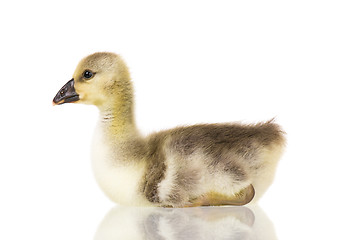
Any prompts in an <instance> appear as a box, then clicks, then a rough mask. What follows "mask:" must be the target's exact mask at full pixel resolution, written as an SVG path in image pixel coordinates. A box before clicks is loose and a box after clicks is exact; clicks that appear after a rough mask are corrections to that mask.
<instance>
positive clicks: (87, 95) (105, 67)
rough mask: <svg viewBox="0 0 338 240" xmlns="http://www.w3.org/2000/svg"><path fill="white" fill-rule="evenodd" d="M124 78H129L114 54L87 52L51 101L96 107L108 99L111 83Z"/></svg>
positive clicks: (111, 92)
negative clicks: (87, 54)
mask: <svg viewBox="0 0 338 240" xmlns="http://www.w3.org/2000/svg"><path fill="white" fill-rule="evenodd" d="M126 79H127V80H128V79H129V72H128V69H127V67H126V65H125V64H124V62H123V61H122V59H121V58H120V57H119V56H118V55H116V54H114V53H109V52H98V53H94V54H91V55H89V56H87V57H85V58H84V59H82V60H81V61H80V63H79V64H78V66H77V67H76V69H75V72H74V74H73V78H72V79H71V80H70V81H68V82H67V83H66V84H65V85H64V86H63V87H62V88H61V89H60V90H59V92H58V93H57V94H56V96H55V97H54V99H53V104H54V105H60V104H63V103H83V104H92V105H96V106H98V107H100V106H102V105H103V104H104V103H105V102H106V101H107V99H111V98H112V95H113V94H114V88H116V87H115V85H121V83H122V85H124V84H125V83H123V81H124V82H126ZM118 82H120V84H117V83H118Z"/></svg>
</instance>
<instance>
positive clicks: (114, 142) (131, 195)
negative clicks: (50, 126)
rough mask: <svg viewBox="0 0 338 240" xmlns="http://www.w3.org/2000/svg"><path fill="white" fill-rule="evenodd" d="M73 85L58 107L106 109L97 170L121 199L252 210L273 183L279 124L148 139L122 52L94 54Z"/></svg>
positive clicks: (96, 146) (216, 127)
mask: <svg viewBox="0 0 338 240" xmlns="http://www.w3.org/2000/svg"><path fill="white" fill-rule="evenodd" d="M71 81H73V85H72V84H71V83H70V84H69V83H67V84H68V85H67V84H66V85H65V86H64V87H63V88H61V89H60V91H59V93H58V94H57V95H56V97H55V98H54V100H53V102H54V104H62V103H66V102H75V103H85V104H94V105H96V106H97V107H98V108H99V110H100V117H99V121H98V125H97V129H96V132H95V135H94V139H93V151H92V165H93V169H94V175H95V177H96V180H97V182H98V183H99V185H100V187H101V188H102V190H103V191H104V192H105V193H106V195H107V196H108V197H109V198H110V199H112V200H113V201H115V202H117V203H120V204H125V205H142V206H168V207H192V206H210V205H244V204H247V203H249V202H251V201H252V200H253V199H254V200H258V199H259V198H260V197H261V196H262V195H263V194H264V192H265V191H266V189H267V188H268V187H269V186H270V184H271V183H272V181H273V177H274V173H275V170H276V166H277V163H278V160H279V158H280V156H281V154H282V152H283V148H284V145H285V137H284V132H283V131H282V130H281V128H280V127H279V125H277V124H276V123H274V121H273V120H270V121H267V122H262V123H258V124H249V125H246V124H240V123H225V124H199V125H193V126H187V127H177V128H174V129H170V130H164V131H160V132H157V133H153V134H151V135H149V136H146V137H144V136H142V135H141V134H140V133H139V131H138V129H137V127H136V125H135V122H134V114H133V88H132V83H131V81H130V76H129V72H128V69H127V67H126V65H125V64H124V62H123V61H122V59H121V58H120V57H119V56H118V55H116V54H113V53H105V52H104V53H94V54H92V55H89V56H88V57H86V58H84V59H83V60H82V61H81V62H80V63H79V65H78V67H77V68H76V70H75V73H74V75H73V79H72V80H71ZM71 81H70V82H71ZM67 86H68V87H67ZM71 86H73V88H71ZM62 92H63V94H61V93H62ZM62 95H63V96H62ZM65 96H66V97H65Z"/></svg>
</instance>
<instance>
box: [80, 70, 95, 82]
mask: <svg viewBox="0 0 338 240" xmlns="http://www.w3.org/2000/svg"><path fill="white" fill-rule="evenodd" d="M82 75H83V78H84V79H86V80H88V79H91V78H92V77H93V76H94V73H93V72H91V71H89V70H85V71H84V72H83V74H82Z"/></svg>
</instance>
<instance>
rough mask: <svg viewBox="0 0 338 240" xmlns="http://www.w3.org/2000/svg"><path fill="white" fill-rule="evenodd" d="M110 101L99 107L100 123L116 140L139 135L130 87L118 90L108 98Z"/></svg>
mask: <svg viewBox="0 0 338 240" xmlns="http://www.w3.org/2000/svg"><path fill="white" fill-rule="evenodd" d="M108 99H109V101H107V102H106V103H105V104H103V105H102V106H100V107H99V110H100V121H101V123H102V124H103V125H104V127H105V128H106V129H108V131H109V134H110V135H112V136H114V137H115V138H121V139H123V138H126V137H131V136H135V135H137V134H138V132H137V128H136V125H135V119H134V101H133V93H132V90H131V88H130V86H129V87H127V88H118V89H115V91H114V92H113V93H112V95H111V96H109V97H108Z"/></svg>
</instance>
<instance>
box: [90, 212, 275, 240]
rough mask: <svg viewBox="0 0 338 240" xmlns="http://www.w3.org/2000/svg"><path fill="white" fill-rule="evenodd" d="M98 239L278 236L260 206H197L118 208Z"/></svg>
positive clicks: (242, 239)
mask: <svg viewBox="0 0 338 240" xmlns="http://www.w3.org/2000/svg"><path fill="white" fill-rule="evenodd" d="M94 239H95V240H108V239H109V240H112V239H122V240H125V239H133V240H138V239H147V240H169V239H170V240H174V239H175V240H176V239H177V240H179V239H187V240H202V239H203V240H204V239H205V240H207V239H214V240H218V239H222V240H232V239H234V240H246V239H248V240H249V239H260V240H264V239H269V240H274V239H277V238H276V236H275V232H274V229H273V224H272V223H271V221H270V220H269V219H268V218H267V217H266V215H265V214H264V212H263V211H262V210H261V209H260V208H259V207H258V206H252V207H198V208H176V209H175V208H131V207H121V206H118V207H115V208H113V209H112V210H111V211H110V212H109V213H108V214H107V216H106V217H105V218H104V219H103V221H102V223H101V224H100V226H99V227H98V229H97V232H96V234H95V238H94Z"/></svg>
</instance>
